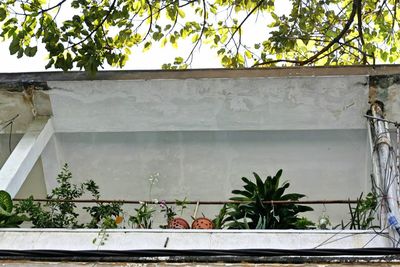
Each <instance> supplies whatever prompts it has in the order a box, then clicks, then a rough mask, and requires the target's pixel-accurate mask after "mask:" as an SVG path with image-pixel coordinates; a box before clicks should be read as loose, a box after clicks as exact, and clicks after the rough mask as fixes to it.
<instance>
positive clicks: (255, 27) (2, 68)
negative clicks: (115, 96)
mask: <svg viewBox="0 0 400 267" xmlns="http://www.w3.org/2000/svg"><path fill="white" fill-rule="evenodd" d="M276 2H277V3H278V2H279V4H276V13H278V14H282V13H286V12H287V10H288V7H289V0H279V1H276ZM263 25H265V22H264V23H263V24H261V23H257V21H255V20H253V21H251V20H250V21H248V22H246V23H245V24H244V28H245V30H244V31H243V32H244V33H245V35H244V36H243V39H246V40H250V43H253V42H255V41H258V40H257V37H259V36H260V34H259V32H260V31H265V26H264V27H263ZM261 36H265V35H264V34H262V35H261ZM253 40H254V41H253ZM8 46H9V41H5V42H2V41H1V40H0V62H1V64H0V73H10V72H40V71H54V70H55V69H48V70H46V69H45V67H44V66H45V65H46V64H47V59H46V58H47V57H46V54H47V52H46V51H45V49H44V47H43V46H42V47H40V46H39V48H38V52H37V54H36V56H35V57H32V58H29V57H26V56H24V57H22V58H20V59H18V58H17V57H16V55H10V54H9V50H8ZM190 49H191V42H190V40H187V41H186V42H185V43H179V45H178V48H173V47H172V46H170V45H167V46H165V47H163V48H161V47H159V46H158V45H153V46H152V48H151V49H150V50H149V51H148V52H145V53H142V52H141V49H134V48H132V54H131V56H130V59H129V61H128V62H127V64H126V66H125V67H124V68H123V69H124V70H140V69H142V70H145V69H160V68H161V65H162V64H163V63H172V62H173V60H174V58H175V57H176V56H182V57H184V55H187V54H189V51H190ZM200 51H201V53H196V55H195V58H194V60H193V62H192V64H191V68H218V67H221V64H220V63H219V62H220V61H219V58H218V57H217V56H216V50H211V49H209V48H207V46H205V45H203V47H202V48H201V50H200ZM184 58H185V57H184ZM105 69H106V70H110V69H113V70H118V69H119V68H111V67H105Z"/></svg>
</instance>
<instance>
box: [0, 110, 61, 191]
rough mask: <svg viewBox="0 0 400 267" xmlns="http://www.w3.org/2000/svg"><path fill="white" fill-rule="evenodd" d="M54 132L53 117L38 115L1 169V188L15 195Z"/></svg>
mask: <svg viewBox="0 0 400 267" xmlns="http://www.w3.org/2000/svg"><path fill="white" fill-rule="evenodd" d="M53 134H54V127H53V123H52V120H51V118H49V117H47V116H44V117H40V116H38V117H37V118H36V119H35V120H34V121H33V122H32V123H31V124H30V125H29V128H28V130H27V131H26V133H25V134H24V136H23V137H22V139H21V140H20V141H19V143H18V144H17V146H16V147H15V149H14V150H13V152H12V153H11V155H10V156H9V157H8V159H7V161H6V162H5V163H4V165H3V167H2V168H1V169H0V189H2V190H6V191H7V192H8V193H9V194H10V195H11V197H15V195H16V194H17V193H18V191H19V189H20V188H21V186H22V185H23V183H24V181H25V180H26V178H27V176H28V175H29V173H30V172H31V170H32V168H33V166H34V165H35V163H36V161H37V160H38V159H39V157H40V155H41V153H42V152H43V150H44V148H45V147H46V145H47V143H48V142H49V140H50V138H51V137H52V136H53Z"/></svg>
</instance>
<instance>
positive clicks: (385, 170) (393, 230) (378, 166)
mask: <svg viewBox="0 0 400 267" xmlns="http://www.w3.org/2000/svg"><path fill="white" fill-rule="evenodd" d="M383 114H384V109H383V104H382V103H381V102H375V103H374V104H372V105H371V115H372V117H373V119H372V120H371V121H372V123H371V124H370V127H371V132H372V133H371V134H372V137H373V138H372V139H373V140H372V141H373V157H372V164H373V170H374V172H375V174H374V176H375V179H376V185H377V186H378V190H379V192H380V193H381V194H382V196H381V197H382V203H381V205H382V207H381V218H380V219H381V224H383V225H381V227H382V228H386V227H389V234H390V235H391V236H392V237H393V238H394V239H395V240H399V237H400V212H399V202H398V194H397V192H398V190H397V187H398V170H397V166H396V156H395V153H394V150H393V146H392V143H391V139H390V133H389V125H388V122H387V121H386V120H385V119H384V115H383ZM386 222H387V224H386Z"/></svg>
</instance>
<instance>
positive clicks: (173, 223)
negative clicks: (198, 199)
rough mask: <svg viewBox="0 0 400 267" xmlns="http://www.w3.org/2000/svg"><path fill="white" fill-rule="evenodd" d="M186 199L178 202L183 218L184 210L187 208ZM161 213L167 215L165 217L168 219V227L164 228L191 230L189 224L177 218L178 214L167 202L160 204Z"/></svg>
mask: <svg viewBox="0 0 400 267" xmlns="http://www.w3.org/2000/svg"><path fill="white" fill-rule="evenodd" d="M186 204H187V203H186V198H185V199H184V200H182V201H180V200H176V206H177V207H178V206H179V207H180V214H181V216H182V214H183V210H184V209H185V208H186V207H187V206H186ZM160 206H161V211H162V212H164V213H165V215H164V216H165V217H166V219H167V225H166V226H165V225H162V226H161V227H162V228H168V229H189V228H190V226H189V223H188V222H187V221H186V220H185V219H183V218H182V217H176V212H175V211H174V210H173V208H172V207H170V206H168V205H167V204H166V202H165V201H161V202H160Z"/></svg>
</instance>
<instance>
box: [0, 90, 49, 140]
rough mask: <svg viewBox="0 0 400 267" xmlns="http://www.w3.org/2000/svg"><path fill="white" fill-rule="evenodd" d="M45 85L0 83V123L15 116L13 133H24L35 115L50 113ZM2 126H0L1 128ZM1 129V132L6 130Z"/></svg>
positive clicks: (47, 114)
mask: <svg viewBox="0 0 400 267" xmlns="http://www.w3.org/2000/svg"><path fill="white" fill-rule="evenodd" d="M46 90H48V87H47V86H44V85H42V83H39V84H35V83H29V84H25V83H24V84H22V83H2V84H0V111H1V112H0V124H1V123H3V122H7V121H9V120H10V119H12V118H14V117H15V116H17V117H16V118H15V121H14V124H13V132H14V133H24V132H25V131H26V129H27V128H28V126H29V124H30V123H31V122H32V120H33V119H34V118H35V117H36V116H50V115H52V110H51V103H50V98H49V95H48V94H47V93H46ZM1 128H2V127H0V129H1ZM7 130H9V129H3V130H2V131H1V132H7Z"/></svg>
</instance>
